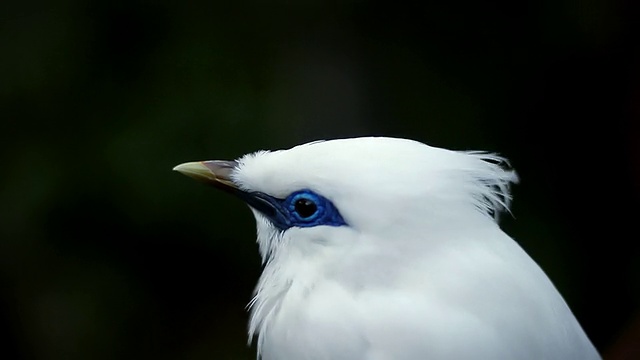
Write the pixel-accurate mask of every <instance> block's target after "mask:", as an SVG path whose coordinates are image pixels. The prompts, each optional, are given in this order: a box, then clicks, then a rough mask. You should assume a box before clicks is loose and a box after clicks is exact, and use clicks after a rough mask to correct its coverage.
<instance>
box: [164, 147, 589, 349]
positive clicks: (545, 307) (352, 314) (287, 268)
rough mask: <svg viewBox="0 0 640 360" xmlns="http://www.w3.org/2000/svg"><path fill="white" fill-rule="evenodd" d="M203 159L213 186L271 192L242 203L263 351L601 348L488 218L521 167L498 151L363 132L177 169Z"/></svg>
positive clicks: (256, 331)
mask: <svg viewBox="0 0 640 360" xmlns="http://www.w3.org/2000/svg"><path fill="white" fill-rule="evenodd" d="M194 164H200V165H194ZM203 164H204V165H207V164H208V165H207V166H206V167H207V169H208V171H210V172H211V174H213V175H207V176H209V179H210V180H213V181H214V182H216V183H217V184H218V186H219V185H220V183H221V181H224V184H223V185H224V186H223V187H229V186H231V188H233V189H232V190H233V191H237V192H238V193H240V194H241V195H240V196H241V197H243V198H247V197H249V196H250V197H251V198H252V199H254V198H256V197H259V198H260V199H267V200H266V202H268V203H273V204H272V205H266V207H265V209H263V208H262V205H260V204H259V203H256V202H255V201H254V202H251V201H248V203H249V205H250V206H252V211H253V213H254V215H255V217H256V221H257V227H258V244H259V247H260V252H261V255H262V257H263V260H264V262H265V267H264V272H263V274H262V276H261V278H260V281H259V283H258V287H257V289H256V294H255V298H254V299H253V300H252V301H251V304H250V305H251V320H250V325H249V333H250V334H249V335H250V338H253V337H254V335H257V344H258V352H259V356H260V357H261V358H262V359H263V360H287V359H292V360H293V359H295V360H302V359H308V360H329V359H331V360H338V359H345V360H357V359H363V360H414V359H532V360H533V359H536V360H538V359H580V360H585V359H599V358H600V357H599V355H598V353H597V351H596V350H595V348H594V347H593V345H592V344H591V342H590V341H589V339H588V338H587V336H586V335H585V333H584V331H583V330H582V328H581V327H580V325H579V323H578V322H577V320H576V319H575V317H574V316H573V314H572V313H571V311H570V309H569V308H568V307H567V305H566V303H565V302H564V300H563V299H562V297H561V295H560V294H559V293H558V291H557V290H556V289H555V287H554V286H553V284H552V283H551V281H550V280H549V279H548V278H547V276H546V275H545V274H544V272H543V271H542V270H541V269H540V268H539V267H538V265H537V264H536V263H535V262H534V261H533V260H532V259H531V258H530V257H529V256H528V255H527V254H526V253H525V252H524V251H523V250H522V249H521V248H520V247H519V246H518V245H517V244H516V242H515V241H513V240H512V239H511V238H510V237H509V236H508V235H506V234H505V233H504V232H503V231H502V230H501V229H500V228H499V226H498V225H497V223H496V218H497V215H498V213H500V212H501V211H504V210H508V206H509V202H510V194H509V185H510V183H511V182H514V181H516V180H517V177H516V175H515V173H514V172H513V171H511V170H509V169H507V168H506V164H505V162H504V160H503V159H502V158H500V157H498V156H496V155H492V154H487V153H480V152H455V151H449V150H444V149H439V148H434V147H430V146H427V145H424V144H422V143H419V142H415V141H410V140H404V139H394V138H373V137H371V138H355V139H343V140H331V141H322V142H313V143H309V144H305V145H301V146H297V147H294V148H292V149H289V150H282V151H273V152H266V151H263V152H257V153H254V154H250V155H246V156H244V157H242V158H240V159H239V160H238V161H237V162H233V163H229V162H228V163H226V164H227V166H226V167H224V168H221V167H220V166H218V165H215V164H217V162H209V163H207V162H203V163H189V164H187V165H181V166H179V167H177V168H176V170H179V171H181V172H184V173H187V174H189V175H191V176H194V177H199V178H203V176H204V175H203V174H204V173H205V172H206V171H205V172H203V171H200V172H199V173H198V174H199V175H196V172H197V171H193V169H195V167H197V166H200V170H203V169H204V167H203ZM211 164H213V165H211ZM189 169H191V170H192V171H189ZM220 169H223V170H222V171H221V170H220ZM221 179H222V180H221ZM236 188H237V189H236ZM227 190H229V189H227ZM301 191H302V194H303V195H302V196H303V198H304V199H311V200H303V201H302V203H301V202H300V200H299V199H298V200H296V199H297V198H295V196H294V195H295V194H298V193H299V192H301ZM255 194H257V195H255ZM292 194H294V195H292ZM292 196H293V198H292V199H290V198H291V197H292ZM261 201H264V200H261ZM308 201H311V202H312V204H309V202H308ZM325 205H326V206H325ZM305 206H306V208H305ZM256 207H257V208H259V209H256ZM272 207H273V208H274V209H276V210H275V214H276V215H274V213H271V212H270V209H271V208H272ZM333 207H335V210H336V212H335V213H332V212H331V211H332V210H331V208H333ZM325 208H326V209H325ZM305 209H307V210H305ZM309 209H311V210H314V209H316V213H314V215H312V216H318V220H313V221H315V222H314V223H310V222H309V221H311V220H312V219H311V217H309V218H305V216H302V217H301V216H300V214H302V215H307V214H306V212H310V211H309ZM318 209H320V210H318ZM336 214H338V215H336ZM324 215H326V216H325V218H329V216H333V218H332V219H334V220H331V221H329V220H323V219H324V218H323V217H322V216H324ZM277 216H283V217H284V219H285V220H278V219H282V218H278V217H277ZM340 216H341V218H340ZM287 219H288V220H287ZM336 219H337V220H336ZM341 220H344V221H343V222H340V221H341ZM287 221H290V222H287ZM285 224H288V225H285ZM298 224H301V225H299V226H298Z"/></svg>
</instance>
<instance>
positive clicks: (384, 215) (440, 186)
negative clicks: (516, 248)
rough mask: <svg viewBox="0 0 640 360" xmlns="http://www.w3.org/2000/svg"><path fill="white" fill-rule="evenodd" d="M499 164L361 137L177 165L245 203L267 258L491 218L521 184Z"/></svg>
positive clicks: (479, 156)
mask: <svg viewBox="0 0 640 360" xmlns="http://www.w3.org/2000/svg"><path fill="white" fill-rule="evenodd" d="M504 163H505V162H504V159H502V158H500V157H499V156H496V155H493V154H487V153H479V152H457V151H450V150H445V149H440V148H435V147H430V146H428V145H425V144H422V143H419V142H416V141H411V140H405V139H396V138H384V137H366V138H352V139H339V140H329V141H316V142H311V143H308V144H304V145H299V146H296V147H294V148H291V149H288V150H279V151H259V152H255V153H252V154H248V155H245V156H243V157H241V158H239V159H237V160H235V161H202V162H191V163H185V164H182V165H178V166H177V167H175V169H174V170H176V171H179V172H181V173H184V174H185V175H188V176H191V177H194V178H196V179H198V180H201V181H204V182H205V183H207V184H210V185H213V186H215V187H217V188H219V189H222V190H224V191H227V192H229V193H231V194H233V195H235V196H237V197H239V198H240V199H242V200H244V201H245V202H246V203H247V205H249V207H250V208H251V210H252V211H253V213H254V215H255V217H256V222H257V228H258V243H259V246H260V250H261V255H262V257H263V260H264V261H267V260H268V259H269V258H270V257H271V256H273V255H274V254H276V253H277V252H279V251H282V250H283V249H287V250H286V251H292V250H294V249H296V250H298V251H299V252H300V253H302V254H306V255H308V256H310V257H311V256H316V255H319V254H323V255H326V254H332V255H335V253H336V252H342V251H343V250H345V249H350V248H352V247H354V246H358V243H359V239H362V236H363V235H366V234H376V237H377V238H380V239H387V241H392V240H390V239H394V238H396V237H397V236H395V234H396V233H397V231H398V229H404V230H403V231H419V232H421V233H424V232H425V231H426V232H438V231H442V230H443V229H444V228H451V229H456V228H460V226H461V224H463V223H465V224H468V222H469V221H483V222H487V221H488V222H493V218H494V217H495V216H497V214H498V213H499V212H500V211H501V210H504V209H508V205H509V200H510V194H509V185H510V183H511V182H513V181H516V180H517V177H516V175H515V173H514V172H512V171H510V170H508V169H505V168H504V167H503V165H504ZM467 227H468V226H467ZM412 229H414V230H412ZM406 238H412V237H406ZM413 238H422V237H421V236H417V237H413ZM369 245H370V244H369Z"/></svg>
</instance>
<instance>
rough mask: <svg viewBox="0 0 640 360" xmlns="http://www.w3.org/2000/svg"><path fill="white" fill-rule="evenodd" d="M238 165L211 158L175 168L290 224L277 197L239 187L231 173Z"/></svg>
mask: <svg viewBox="0 0 640 360" xmlns="http://www.w3.org/2000/svg"><path fill="white" fill-rule="evenodd" d="M237 167H238V163H237V162H236V161H220V160H211V161H195V162H188V163H184V164H180V165H178V166H176V167H174V168H173V170H175V171H177V172H179V173H181V174H184V175H187V176H188V177H190V178H193V179H196V180H198V181H200V182H203V183H205V184H207V185H211V186H213V187H216V188H218V189H220V190H223V191H225V192H228V193H230V194H232V195H235V196H236V197H238V198H240V199H241V200H242V201H244V202H245V203H246V204H247V205H249V206H250V207H252V208H254V209H256V210H258V211H259V212H261V213H262V214H264V215H265V216H267V217H268V218H270V219H275V223H276V224H285V225H286V224H288V220H287V217H286V216H285V210H284V209H283V208H282V206H281V205H280V204H279V203H278V201H277V200H276V199H273V198H271V197H269V196H268V195H266V194H263V193H260V192H251V191H243V190H242V189H240V188H238V185H236V184H235V183H234V182H233V180H232V179H231V173H232V172H233V170H234V169H236V168H237Z"/></svg>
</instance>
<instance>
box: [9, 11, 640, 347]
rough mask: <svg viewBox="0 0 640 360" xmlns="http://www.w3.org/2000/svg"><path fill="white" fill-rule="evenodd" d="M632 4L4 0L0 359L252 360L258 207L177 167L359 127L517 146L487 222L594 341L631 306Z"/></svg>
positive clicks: (612, 335)
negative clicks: (500, 201)
mask: <svg viewBox="0 0 640 360" xmlns="http://www.w3.org/2000/svg"><path fill="white" fill-rule="evenodd" d="M635 10H637V5H635V4H634V3H633V2H631V1H627V2H625V1H622V0H616V1H605V0H592V1H577V2H576V1H560V2H557V1H542V2H515V3H514V2H507V1H502V2H492V3H485V2H473V1H462V2H457V3H450V2H431V3H423V2H415V3H389V2H379V1H378V2H376V1H355V0H352V1H343V2H320V1H299V2H296V3H288V2H282V1H279V2H271V3H265V2H260V1H249V2H243V3H232V2H216V1H189V2H184V3H177V2H176V3H172V2H150V1H142V0H134V1H106V0H88V1H71V0H59V1H54V2H39V1H24V2H18V1H6V2H3V3H2V4H1V5H0V109H1V110H2V115H1V118H2V122H1V123H0V124H1V125H0V126H1V127H0V141H1V143H2V152H1V153H0V160H1V161H2V172H1V174H2V175H1V176H0V184H1V187H0V204H2V209H3V210H2V214H1V216H0V231H1V232H0V235H1V240H0V281H1V285H2V288H1V290H0V295H1V296H2V297H1V298H0V320H1V321H2V323H3V325H5V326H6V329H7V330H8V331H7V332H5V333H6V334H9V336H7V337H4V338H3V339H2V350H1V351H2V352H3V353H4V354H6V355H4V356H3V355H0V357H2V358H7V359H9V358H11V359H89V358H90V359H114V358H118V359H134V358H136V359H139V358H154V359H252V358H254V356H255V355H254V353H255V352H254V350H253V349H251V348H248V347H247V346H246V331H245V329H246V325H245V324H246V321H247V315H246V312H245V308H244V307H245V304H246V303H247V302H248V300H249V299H250V296H251V291H252V289H253V286H254V284H255V281H256V280H257V278H258V276H259V273H260V259H259V257H258V255H257V249H256V247H255V245H254V242H253V239H254V236H255V235H254V232H255V230H254V223H253V218H252V216H251V215H250V213H249V211H248V210H247V209H246V208H245V207H244V205H242V204H240V203H238V202H236V201H234V200H233V199H231V198H228V197H226V196H225V195H223V194H218V193H216V192H214V191H211V190H210V189H208V188H205V187H202V186H199V185H197V184H194V183H192V182H189V181H188V180H186V179H185V178H183V177H181V176H179V175H177V174H175V173H172V172H171V168H172V167H173V166H174V165H176V164H178V163H181V162H184V161H190V160H204V159H232V158H235V157H238V156H240V155H242V154H244V153H247V152H251V151H255V150H259V149H277V148H285V147H290V146H293V145H296V144H299V143H302V142H306V141H310V140H316V139H323V138H334V137H347V136H362V135H387V136H400V137H408V138H413V139H416V140H420V141H423V142H427V143H429V144H432V145H436V146H444V147H448V148H455V149H484V150H491V151H497V152H500V153H502V154H503V155H505V156H506V157H508V158H510V159H512V161H513V165H514V166H515V167H516V169H517V170H518V171H519V173H520V176H521V178H522V184H521V185H519V186H518V187H517V188H516V189H515V207H514V215H515V220H514V219H504V226H505V227H506V229H507V230H508V232H509V233H510V234H512V235H514V237H515V238H516V239H517V240H518V241H519V242H520V243H521V244H522V246H523V247H524V248H525V249H526V250H527V251H528V252H529V253H530V254H531V255H532V256H533V257H534V259H536V260H537V261H538V262H539V263H540V264H541V265H542V266H543V268H544V269H545V270H546V271H547V272H548V273H549V275H550V276H551V278H552V279H553V280H554V282H555V283H556V284H557V285H558V287H559V288H560V290H561V292H562V293H563V294H564V295H565V296H566V298H567V301H568V302H569V303H570V305H571V306H572V307H573V309H574V310H575V312H576V314H577V316H578V318H579V319H580V320H581V322H582V323H583V325H584V327H585V329H586V330H587V332H588V333H589V334H590V336H591V337H592V339H593V340H594V342H595V343H596V345H597V346H598V347H599V348H600V349H601V350H603V351H604V350H606V349H607V348H608V347H609V346H610V345H611V344H612V343H613V341H614V340H615V339H616V337H617V336H618V334H619V332H620V331H622V330H623V328H624V326H625V324H626V323H627V322H628V320H629V317H630V316H631V314H632V312H633V311H634V309H636V310H637V306H638V299H639V298H640V291H639V286H638V284H639V283H640V269H639V265H638V263H639V261H638V255H639V247H638V245H637V235H636V231H635V227H634V224H635V223H636V222H637V218H638V210H637V209H635V208H629V204H634V200H638V197H639V196H638V194H639V192H638V177H637V174H638V173H639V172H638V166H639V165H638V164H639V162H638V161H639V160H638V159H639V158H638V154H640V151H639V149H640V148H639V147H638V145H637V144H638V129H639V128H638V126H637V120H638V119H637V117H638V113H639V112H638V108H637V103H638V100H639V99H638V94H639V93H640V92H639V91H638V90H639V81H638V80H639V78H638V72H637V64H638V54H639V53H638V51H637V50H638V48H637V44H636V41H634V38H633V36H632V34H633V33H634V30H637V26H638V25H637V24H638V22H637V21H636V20H637V18H636V17H635V16H634V14H635ZM634 103H635V104H636V107H635V108H634V107H633V106H632V104H634ZM631 206H633V205H631Z"/></svg>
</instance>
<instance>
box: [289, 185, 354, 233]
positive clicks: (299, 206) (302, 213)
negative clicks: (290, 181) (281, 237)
mask: <svg viewBox="0 0 640 360" xmlns="http://www.w3.org/2000/svg"><path fill="white" fill-rule="evenodd" d="M283 205H284V208H285V209H286V215H285V216H286V218H287V220H286V221H287V222H288V224H289V226H297V227H312V226H318V225H328V226H341V225H345V222H344V220H343V219H342V216H340V213H339V212H338V209H336V208H335V206H333V203H331V201H329V199H327V198H325V197H323V196H322V195H318V194H316V193H315V192H313V191H311V190H307V189H305V190H300V191H296V192H294V193H293V194H291V195H289V196H287V198H286V199H284V200H283Z"/></svg>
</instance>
